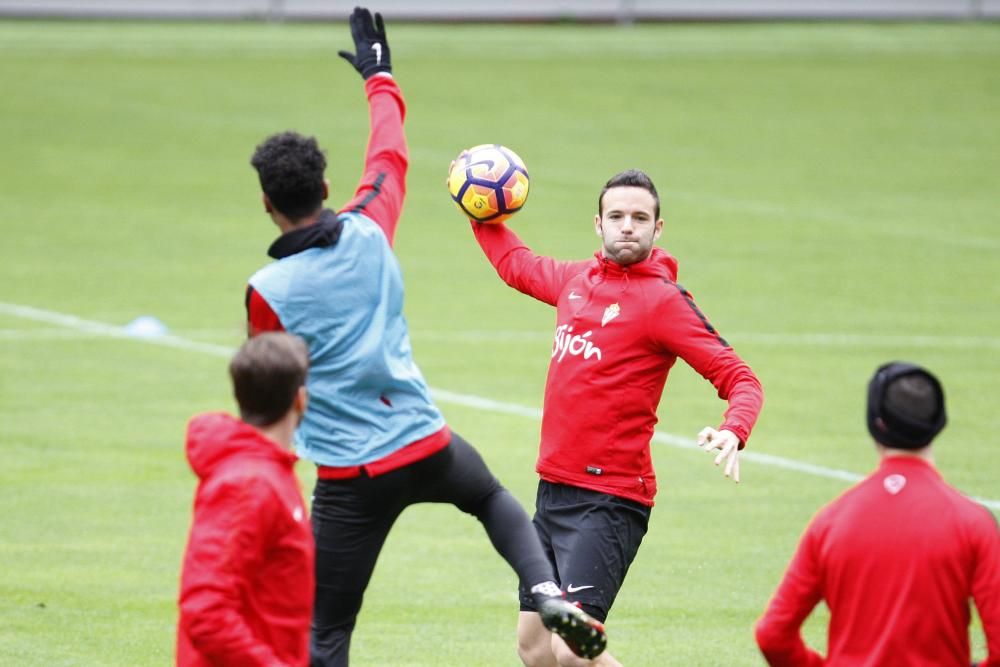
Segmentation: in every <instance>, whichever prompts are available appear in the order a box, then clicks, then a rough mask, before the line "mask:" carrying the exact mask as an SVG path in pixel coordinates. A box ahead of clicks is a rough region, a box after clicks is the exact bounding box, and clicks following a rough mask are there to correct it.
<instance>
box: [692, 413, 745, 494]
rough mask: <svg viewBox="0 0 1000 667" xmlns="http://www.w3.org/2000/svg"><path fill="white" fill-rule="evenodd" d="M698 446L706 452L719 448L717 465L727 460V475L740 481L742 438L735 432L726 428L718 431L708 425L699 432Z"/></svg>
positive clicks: (737, 481)
mask: <svg viewBox="0 0 1000 667" xmlns="http://www.w3.org/2000/svg"><path fill="white" fill-rule="evenodd" d="M698 446H699V447H701V448H702V449H703V450H704V451H706V452H711V451H714V450H716V449H718V450H719V454H718V456H716V457H715V465H719V464H720V463H722V461H723V460H725V461H726V468H725V473H726V477H732V478H733V481H734V482H736V483H737V484H739V483H740V439H739V437H737V435H736V434H735V433H733V432H732V431H727V430H726V429H722V430H721V431H716V430H715V429H714V428H712V427H711V426H706V427H705V428H703V429H701V432H700V433H698Z"/></svg>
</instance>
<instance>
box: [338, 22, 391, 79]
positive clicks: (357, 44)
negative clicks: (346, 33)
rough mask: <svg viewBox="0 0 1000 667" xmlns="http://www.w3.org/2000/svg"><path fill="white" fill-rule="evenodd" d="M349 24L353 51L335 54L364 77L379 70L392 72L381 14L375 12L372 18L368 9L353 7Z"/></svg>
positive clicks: (367, 77)
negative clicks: (352, 39)
mask: <svg viewBox="0 0 1000 667" xmlns="http://www.w3.org/2000/svg"><path fill="white" fill-rule="evenodd" d="M350 24H351V37H353V38H354V50H355V53H351V52H350V51H338V52H337V55H339V56H340V57H341V58H343V59H344V60H346V61H347V62H349V63H351V65H352V66H353V67H354V69H356V70H358V72H360V73H361V76H362V77H364V78H365V79H369V78H371V77H373V76H375V75H376V74H378V73H380V72H386V73H388V74H392V60H391V57H390V55H389V42H387V41H386V39H385V23H384V22H383V21H382V15H381V14H379V13H378V12H375V18H374V20H372V13H371V12H370V11H368V10H367V9H365V8H364V7H355V8H354V13H352V14H351V18H350Z"/></svg>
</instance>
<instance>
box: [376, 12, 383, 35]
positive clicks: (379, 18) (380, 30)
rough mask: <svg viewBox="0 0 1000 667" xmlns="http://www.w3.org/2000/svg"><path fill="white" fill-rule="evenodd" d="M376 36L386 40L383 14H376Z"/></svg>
mask: <svg viewBox="0 0 1000 667" xmlns="http://www.w3.org/2000/svg"><path fill="white" fill-rule="evenodd" d="M375 34H376V35H378V36H379V37H381V38H382V39H383V40H384V39H385V21H383V20H382V14H380V13H379V12H375Z"/></svg>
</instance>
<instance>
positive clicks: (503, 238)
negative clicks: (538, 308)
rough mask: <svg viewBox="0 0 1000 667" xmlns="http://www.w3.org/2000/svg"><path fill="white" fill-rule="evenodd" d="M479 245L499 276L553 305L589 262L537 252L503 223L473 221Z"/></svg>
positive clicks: (517, 287)
mask: <svg viewBox="0 0 1000 667" xmlns="http://www.w3.org/2000/svg"><path fill="white" fill-rule="evenodd" d="M471 224H472V231H473V233H474V234H475V235H476V240H477V241H478V242H479V246H480V247H481V248H482V249H483V252H484V253H486V258H487V259H489V260H490V264H492V265H493V268H495V269H496V271H497V274H498V275H499V276H500V278H501V279H502V280H503V281H504V282H505V283H507V284H508V285H510V286H511V287H513V288H514V289H516V290H517V291H519V292H523V293H524V294H527V295H528V296H533V297H535V298H536V299H538V300H539V301H542V302H544V303H547V304H549V305H551V306H554V305H556V304H557V302H558V301H559V294H560V293H561V292H562V288H563V286H564V285H565V284H566V283H567V282H568V281H569V280H570V278H572V277H573V276H575V275H577V274H578V273H580V272H581V271H583V270H584V267H586V265H587V262H586V261H582V262H560V261H557V260H555V259H553V258H551V257H544V256H542V255H536V254H535V253H533V252H531V250H530V249H529V248H528V246H526V245H524V243H523V242H522V241H521V239H519V238H518V237H517V235H516V234H515V233H514V232H512V231H511V230H510V228H508V227H507V226H506V225H503V224H487V223H479V222H471Z"/></svg>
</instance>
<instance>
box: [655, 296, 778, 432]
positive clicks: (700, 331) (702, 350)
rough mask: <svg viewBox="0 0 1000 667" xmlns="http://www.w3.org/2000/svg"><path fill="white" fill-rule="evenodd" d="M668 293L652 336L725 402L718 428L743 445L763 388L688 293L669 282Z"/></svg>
mask: <svg viewBox="0 0 1000 667" xmlns="http://www.w3.org/2000/svg"><path fill="white" fill-rule="evenodd" d="M670 286H671V289H675V290H676V292H674V293H670V294H669V295H668V298H667V299H665V300H664V301H663V305H662V312H659V313H656V314H655V317H654V318H651V320H652V326H653V327H655V328H656V331H655V332H654V337H655V338H656V339H657V340H659V341H660V342H661V344H662V345H664V347H666V348H667V349H668V350H670V352H672V353H673V354H676V355H677V356H678V357H680V358H681V359H683V360H684V361H685V362H686V363H687V364H688V365H689V366H691V368H693V369H694V370H695V371H696V372H697V373H698V374H699V375H701V376H702V377H703V378H705V379H706V380H708V381H709V382H711V383H712V385H713V386H714V387H715V388H716V390H717V391H718V393H719V398H721V399H723V400H724V401H728V402H729V406H728V408H727V409H726V413H725V417H724V421H723V423H722V425H721V426H720V427H719V428H720V430H721V429H726V430H729V431H732V432H733V433H735V434H736V436H737V437H738V438H739V439H740V443H741V447H742V445H744V444H746V441H747V439H749V437H750V432H751V431H752V430H753V427H754V424H756V423H757V417H758V415H760V410H761V408H762V407H763V405H764V391H763V389H762V388H761V386H760V381H759V380H758V379H757V376H756V375H754V372H753V371H752V370H751V369H750V366H748V365H747V363H746V362H745V361H743V360H742V359H741V358H740V357H739V355H737V354H736V352H735V351H734V350H733V348H732V347H730V345H729V343H727V342H726V340H725V339H724V338H722V336H720V335H719V332H718V331H716V330H715V327H713V326H712V324H711V323H710V322H709V321H708V318H707V317H705V314H704V313H702V312H701V310H700V309H699V308H698V306H697V305H696V304H695V302H694V298H693V297H692V296H691V293H690V292H688V291H687V290H686V289H684V288H683V287H681V286H680V285H678V284H676V283H670Z"/></svg>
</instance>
